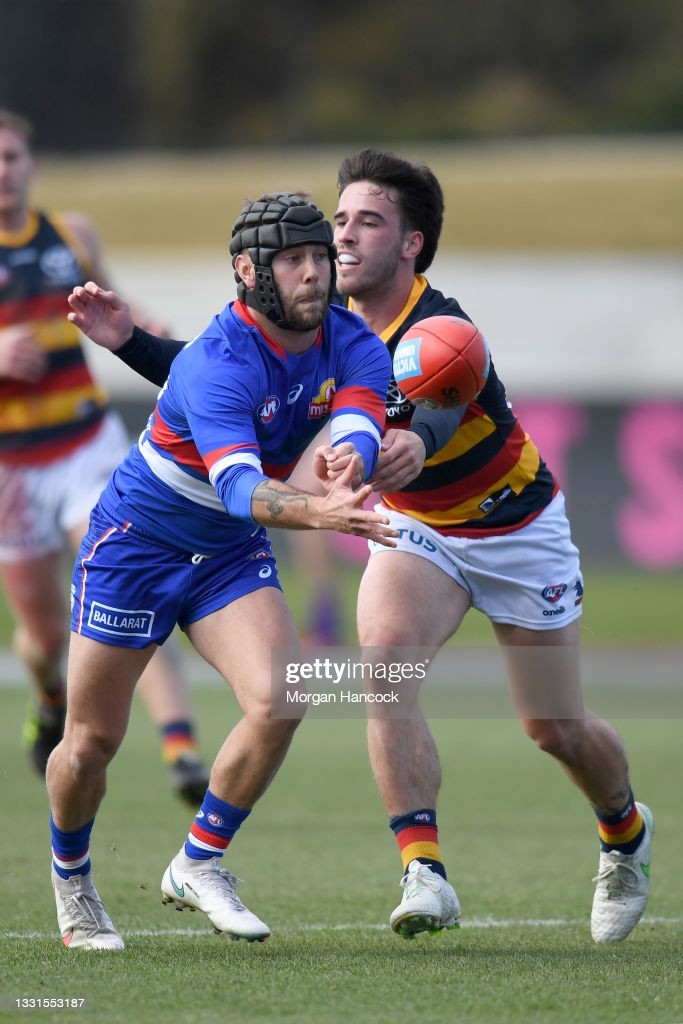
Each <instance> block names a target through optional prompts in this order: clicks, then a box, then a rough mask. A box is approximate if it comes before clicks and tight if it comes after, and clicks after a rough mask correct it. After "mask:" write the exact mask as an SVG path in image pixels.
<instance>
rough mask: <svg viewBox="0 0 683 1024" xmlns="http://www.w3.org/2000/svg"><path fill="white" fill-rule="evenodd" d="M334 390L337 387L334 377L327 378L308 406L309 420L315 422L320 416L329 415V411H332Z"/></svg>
mask: <svg viewBox="0 0 683 1024" xmlns="http://www.w3.org/2000/svg"><path fill="white" fill-rule="evenodd" d="M336 390H337V385H336V383H335V380H334V377H328V378H327V380H326V381H325V383H324V384H323V385H322V386H321V388H320V390H319V391H318V394H317V395H316V396H315V398H314V399H313V400H312V401H311V403H310V404H309V406H308V418H309V420H317V419H320V417H321V416H327V415H329V413H330V410H331V409H332V399H333V398H334V396H335V392H336Z"/></svg>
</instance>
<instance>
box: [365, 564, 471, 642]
mask: <svg viewBox="0 0 683 1024" xmlns="http://www.w3.org/2000/svg"><path fill="white" fill-rule="evenodd" d="M469 606H470V600H469V595H468V593H467V591H466V590H465V589H464V588H463V587H461V586H460V585H459V584H458V583H456V581H455V580H454V579H453V578H452V577H451V576H449V575H448V574H447V573H446V572H444V571H443V569H441V568H439V567H438V566H437V565H435V564H434V563H433V562H432V561H430V560H428V559H426V558H423V557H421V556H420V555H415V554H411V553H409V552H407V551H398V550H392V551H384V552H378V553H376V554H373V556H372V557H371V558H370V560H369V561H368V564H367V566H366V568H365V571H364V573H363V577H362V580H361V584H360V588H359V591H358V637H359V641H360V643H361V645H362V646H378V647H385V646H407V645H416V646H420V647H427V648H434V649H436V648H438V647H440V646H441V645H442V644H443V643H445V642H446V640H447V639H448V638H449V637H450V636H452V635H453V633H455V631H456V630H457V628H458V626H459V625H460V623H461V622H462V619H463V617H464V615H465V613H466V611H467V609H468V608H469Z"/></svg>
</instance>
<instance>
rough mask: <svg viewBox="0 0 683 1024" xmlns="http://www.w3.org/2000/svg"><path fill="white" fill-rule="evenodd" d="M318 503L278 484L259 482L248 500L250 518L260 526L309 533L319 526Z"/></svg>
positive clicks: (284, 485)
mask: <svg viewBox="0 0 683 1024" xmlns="http://www.w3.org/2000/svg"><path fill="white" fill-rule="evenodd" d="M319 505H320V499H319V498H318V497H316V496H315V495H313V494H307V493H306V492H305V491H298V490H296V489H295V488H293V487H290V486H288V485H287V484H284V483H282V482H281V481H279V480H270V479H269V480H263V481H262V482H261V483H259V484H258V485H257V486H256V488H255V489H254V491H253V493H252V496H251V514H252V518H253V519H255V521H256V522H257V523H260V524H261V526H277V527H280V528H281V529H286V530H310V529H316V528H319V527H320V526H321V525H322V519H323V517H322V516H321V514H320V510H319Z"/></svg>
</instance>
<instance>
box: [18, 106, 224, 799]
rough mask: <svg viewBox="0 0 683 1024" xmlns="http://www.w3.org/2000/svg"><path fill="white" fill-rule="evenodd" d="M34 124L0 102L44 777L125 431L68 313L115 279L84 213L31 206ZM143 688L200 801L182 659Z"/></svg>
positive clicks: (165, 660)
mask: <svg viewBox="0 0 683 1024" xmlns="http://www.w3.org/2000/svg"><path fill="white" fill-rule="evenodd" d="M31 135H32V131H31V125H30V123H29V122H28V121H26V120H25V119H24V118H22V117H21V116H19V115H17V114H14V113H12V112H11V111H7V110H0V579H1V580H2V585H3V587H4V590H5V593H6V595H7V600H8V602H9V607H10V611H11V613H12V616H13V618H14V620H15V624H16V628H15V634H14V645H15V649H16V652H17V654H18V655H19V657H20V658H21V660H22V662H23V664H24V665H25V667H26V670H27V672H28V673H29V675H30V677H31V680H32V682H33V685H34V687H35V692H36V697H37V704H36V707H35V710H33V711H32V712H31V715H30V718H29V719H28V720H27V723H26V725H25V735H26V740H27V742H28V744H29V745H30V753H31V760H32V763H33V765H34V767H35V768H36V770H37V771H38V772H40V773H41V774H44V772H45V766H46V763H47V759H48V757H49V755H50V753H51V751H52V750H53V748H54V747H55V746H56V744H57V743H58V742H59V740H60V739H61V737H62V733H63V728H64V716H65V700H66V695H65V690H64V679H63V674H62V672H63V666H62V659H63V655H64V647H65V641H66V632H67V629H66V622H67V609H66V607H65V604H66V602H65V591H66V585H67V584H66V576H65V575H64V574H63V571H62V555H63V553H64V552H65V550H68V551H70V552H75V551H77V550H78V545H79V544H80V541H81V538H82V536H83V534H84V533H85V532H86V530H87V526H88V516H89V513H90V510H91V508H92V506H93V505H94V504H95V502H96V500H97V498H98V496H99V494H100V491H101V490H102V488H103V487H104V485H105V483H106V481H107V479H108V478H109V474H110V472H111V470H112V469H113V468H114V466H115V465H116V464H117V463H118V461H119V460H120V458H121V457H122V456H123V454H125V452H126V451H127V449H128V446H129V441H128V438H127V436H126V432H125V430H124V427H123V423H122V421H121V420H120V418H119V417H118V415H116V414H115V413H113V412H112V410H111V409H110V408H109V405H108V399H107V395H106V394H105V392H104V391H103V390H102V389H101V388H100V387H99V386H98V384H97V383H96V382H95V381H94V380H93V378H92V376H91V374H90V372H89V370H88V366H87V363H86V360H85V357H84V353H83V349H82V346H81V339H80V334H79V332H78V331H77V330H76V328H75V327H73V326H72V325H71V324H70V323H69V322H68V321H67V319H66V313H67V310H68V306H67V302H66V298H67V295H68V294H69V292H70V291H71V289H72V288H73V286H74V285H75V284H78V283H80V282H82V281H83V280H84V279H85V278H86V277H93V278H95V279H96V280H97V281H99V282H100V283H106V282H107V280H108V275H107V274H106V272H105V270H104V268H103V262H102V257H101V253H100V241H99V238H98V236H97V233H96V231H95V230H94V228H93V226H92V224H91V223H90V222H89V221H88V220H87V219H86V218H85V217H84V216H83V215H81V214H76V213H64V214H62V215H59V216H58V215H46V214H43V213H41V212H39V211H37V210H34V209H33V208H32V207H31V206H30V199H29V194H30V189H31V184H32V182H33V178H34V171H35V165H34V160H33V157H32V153H31ZM157 329H160V327H159V325H157ZM161 332H162V333H163V329H161ZM141 692H142V697H143V700H144V701H145V704H146V706H147V709H148V711H149V714H150V716H151V718H152V721H153V722H154V724H155V725H156V727H157V728H158V730H159V732H160V735H161V742H162V755H163V758H164V761H165V762H166V763H167V764H168V766H169V770H170V775H171V784H172V787H173V789H174V790H175V791H176V792H177V793H178V794H179V795H180V796H181V797H183V798H184V799H186V800H187V801H188V802H189V803H191V804H193V805H196V804H197V803H198V802H199V801H201V798H202V796H203V794H204V790H205V788H206V784H207V781H208V772H207V769H206V767H205V766H204V764H203V763H202V760H201V758H200V757H199V753H198V750H197V743H196V739H195V735H194V727H193V723H192V715H191V710H190V703H189V696H188V693H187V689H186V687H185V684H184V682H183V680H182V678H181V676H180V674H179V671H178V665H177V657H173V656H172V655H171V654H169V653H167V652H166V651H160V652H159V653H158V655H157V656H156V657H155V658H154V659H153V660H152V662H151V663H150V665H149V668H148V670H147V671H146V672H145V676H144V678H143V681H142V684H141Z"/></svg>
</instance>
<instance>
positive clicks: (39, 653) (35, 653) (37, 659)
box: [13, 622, 66, 673]
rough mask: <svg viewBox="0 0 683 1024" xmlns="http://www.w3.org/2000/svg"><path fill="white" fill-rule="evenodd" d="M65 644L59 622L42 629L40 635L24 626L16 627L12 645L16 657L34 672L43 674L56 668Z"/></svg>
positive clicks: (63, 630)
mask: <svg viewBox="0 0 683 1024" xmlns="http://www.w3.org/2000/svg"><path fill="white" fill-rule="evenodd" d="M65 643H66V630H65V629H64V628H63V626H62V624H61V622H59V623H55V624H54V625H52V626H49V627H47V628H45V629H43V630H42V631H41V632H40V633H35V632H32V631H31V630H29V629H28V628H27V627H26V626H24V625H21V626H17V628H16V629H15V631H14V637H13V645H14V650H15V652H16V655H17V657H19V658H20V659H21V660H22V661H23V663H24V664H25V665H27V666H28V667H29V668H31V669H33V670H34V671H35V672H41V673H44V672H46V671H47V670H49V669H50V668H53V667H55V668H56V667H58V666H59V662H60V659H61V656H62V652H63V650H64V645H65Z"/></svg>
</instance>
